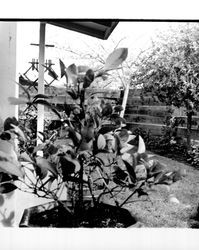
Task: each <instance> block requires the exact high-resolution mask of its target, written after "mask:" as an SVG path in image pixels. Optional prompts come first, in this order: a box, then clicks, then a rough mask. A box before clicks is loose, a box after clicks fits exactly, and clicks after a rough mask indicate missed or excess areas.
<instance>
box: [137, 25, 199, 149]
mask: <svg viewBox="0 0 199 250" xmlns="http://www.w3.org/2000/svg"><path fill="white" fill-rule="evenodd" d="M198 38H199V24H198V23H183V24H181V25H177V27H175V28H174V29H170V30H169V32H168V33H166V34H165V33H164V34H159V36H158V37H157V40H156V42H152V46H151V49H149V50H147V51H146V52H145V53H143V55H142V57H140V58H139V61H138V62H137V65H136V66H137V72H136V73H135V75H134V77H136V81H137V84H139V83H140V84H142V86H143V88H144V89H145V90H146V91H151V92H152V93H153V94H154V95H156V96H157V97H158V99H159V100H160V101H162V102H164V103H165V104H166V105H173V106H174V107H177V108H179V107H184V108H185V110H186V116H187V146H188V148H189V147H190V143H191V127H192V118H193V115H194V114H196V112H197V111H198V110H199V39H198Z"/></svg>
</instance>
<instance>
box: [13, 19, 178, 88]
mask: <svg viewBox="0 0 199 250" xmlns="http://www.w3.org/2000/svg"><path fill="white" fill-rule="evenodd" d="M178 24H179V23H177V22H176V23H168V22H146V21H145V22H135V21H134V22H133V21H122V22H119V24H118V25H117V26H116V28H115V29H114V31H113V32H112V34H111V35H110V37H109V38H108V40H101V39H97V38H94V37H91V36H87V35H84V34H80V33H78V32H74V31H70V30H66V29H63V28H60V27H57V26H54V25H50V24H47V25H46V44H51V45H54V48H46V52H45V58H46V59H51V60H52V62H53V63H54V64H55V65H54V66H53V69H54V70H55V71H56V72H57V73H58V75H59V74H60V69H59V59H61V60H62V61H63V62H64V63H65V65H66V66H69V65H70V64H72V63H75V64H76V65H78V64H79V65H81V64H85V63H87V62H86V61H85V60H82V61H81V60H80V59H78V60H77V56H75V53H77V54H89V53H90V54H93V55H96V56H97V55H98V54H99V56H101V53H102V54H104V55H103V56H105V54H107V56H108V54H110V53H111V52H112V51H113V49H114V48H115V46H116V44H118V42H119V41H120V43H119V45H118V47H126V48H128V57H129V58H130V57H131V58H136V55H138V54H139V52H140V51H141V50H145V49H147V48H148V47H149V46H150V42H151V39H154V38H155V36H156V35H157V34H158V33H159V32H166V30H167V29H168V28H169V27H170V26H176V25H178ZM17 30H18V32H17V34H18V37H17V74H18V75H19V74H22V73H24V72H25V71H26V70H27V69H28V68H29V67H30V63H29V62H30V61H31V60H32V58H34V59H37V58H38V55H39V48H38V46H32V45H30V44H31V43H38V42H39V23H38V22H25V21H24V22H18V25H17ZM68 47H70V48H71V49H72V51H73V52H75V53H69V52H66V50H65V49H66V48H68ZM102 47H103V48H104V49H103V50H104V51H106V52H103V50H102V49H99V48H102ZM100 50H101V51H100ZM88 63H89V62H88ZM32 73H33V72H30V74H32ZM31 77H32V76H31ZM56 84H57V85H60V84H64V82H63V79H61V81H60V82H55V85H56Z"/></svg>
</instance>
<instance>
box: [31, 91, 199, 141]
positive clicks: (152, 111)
mask: <svg viewBox="0 0 199 250" xmlns="http://www.w3.org/2000/svg"><path fill="white" fill-rule="evenodd" d="M140 91H141V90H139V89H137V90H135V89H130V90H129V96H128V101H127V106H126V110H125V116H124V118H125V119H126V121H127V124H128V127H129V129H131V130H134V129H136V128H138V127H140V128H143V129H144V130H146V131H150V132H151V133H152V134H154V135H160V134H161V133H162V128H163V126H164V124H165V119H166V116H167V115H168V109H169V108H170V107H168V106H166V105H165V104H164V103H161V102H160V101H158V99H157V98H156V97H152V95H151V94H150V93H149V94H147V95H145V96H144V97H143V98H141V97H140ZM91 93H97V94H98V97H99V98H104V99H106V100H108V101H111V102H119V103H122V93H121V91H120V90H112V89H88V90H87V92H86V98H87V96H88V95H89V94H91ZM33 94H36V93H33ZM46 94H47V95H49V96H51V97H52V98H51V99H49V101H50V102H51V103H54V104H63V103H64V102H67V103H71V102H72V99H71V97H70V96H69V95H68V94H67V93H66V89H56V88H52V87H50V88H46ZM173 115H174V116H175V117H177V118H178V119H180V120H181V125H180V126H179V129H178V135H180V136H182V137H185V136H186V122H187V121H186V113H185V110H184V109H183V108H180V109H176V108H174V112H173ZM45 118H47V119H49V118H50V119H56V117H55V115H53V113H52V112H50V111H49V110H46V114H45ZM193 118H194V119H193V125H192V135H191V136H192V138H193V139H197V140H198V139H199V114H196V115H195V116H194V117H193Z"/></svg>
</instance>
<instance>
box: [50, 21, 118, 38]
mask: <svg viewBox="0 0 199 250" xmlns="http://www.w3.org/2000/svg"><path fill="white" fill-rule="evenodd" d="M47 23H48V24H52V25H56V26H59V27H62V28H65V29H69V30H73V31H77V32H79V33H83V34H86V35H89V36H93V37H97V38H100V39H104V40H106V39H108V37H109V36H110V34H111V33H112V31H113V30H114V28H115V27H116V25H117V24H118V21H111V20H106V19H105V20H102V19H100V20H94V19H93V20H88V21H87V20H84V21H81V20H74V21H71V20H67V19H55V20H49V21H47Z"/></svg>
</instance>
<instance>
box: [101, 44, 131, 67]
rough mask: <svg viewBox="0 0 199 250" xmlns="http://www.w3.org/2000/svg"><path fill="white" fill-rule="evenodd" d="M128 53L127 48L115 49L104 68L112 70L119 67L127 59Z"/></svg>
mask: <svg viewBox="0 0 199 250" xmlns="http://www.w3.org/2000/svg"><path fill="white" fill-rule="evenodd" d="M127 55H128V49H127V48H119V49H116V50H114V51H113V52H112V53H111V54H110V55H109V56H108V58H107V59H106V63H105V66H104V70H110V69H115V68H117V67H118V66H119V65H120V64H121V63H123V61H124V60H126V58H127Z"/></svg>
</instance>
